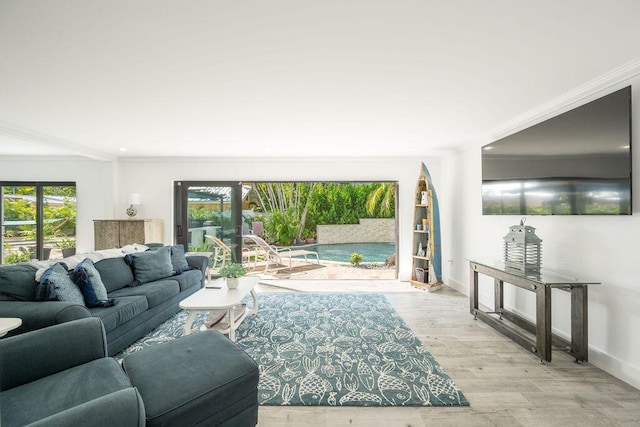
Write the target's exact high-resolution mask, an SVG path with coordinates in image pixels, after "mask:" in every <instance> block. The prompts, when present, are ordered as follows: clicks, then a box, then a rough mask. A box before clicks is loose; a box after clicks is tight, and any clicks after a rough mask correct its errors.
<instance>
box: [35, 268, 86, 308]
mask: <svg viewBox="0 0 640 427" xmlns="http://www.w3.org/2000/svg"><path fill="white" fill-rule="evenodd" d="M36 300H39V301H69V302H74V303H76V304H82V305H84V297H83V296H82V292H80V289H79V288H78V287H77V286H76V284H75V283H74V282H73V280H71V277H69V272H68V271H67V265H66V264H65V263H62V262H56V263H55V264H53V265H52V266H51V267H49V268H47V270H46V271H45V272H44V273H42V277H41V278H40V285H39V286H38V288H37V289H36Z"/></svg>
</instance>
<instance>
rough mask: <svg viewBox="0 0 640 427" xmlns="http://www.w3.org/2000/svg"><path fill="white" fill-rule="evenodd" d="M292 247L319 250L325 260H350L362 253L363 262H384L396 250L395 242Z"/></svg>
mask: <svg viewBox="0 0 640 427" xmlns="http://www.w3.org/2000/svg"><path fill="white" fill-rule="evenodd" d="M291 249H307V250H310V251H315V252H318V257H319V258H320V259H321V260H325V261H337V262H349V259H350V258H351V254H352V253H353V252H357V253H359V254H360V255H362V262H366V263H369V262H377V263H379V264H383V263H384V262H385V261H386V260H387V258H389V257H390V256H391V255H393V254H394V253H395V251H396V244H395V243H387V242H382V243H378V242H371V243H334V244H330V245H317V244H316V245H304V246H296V247H292V248H291Z"/></svg>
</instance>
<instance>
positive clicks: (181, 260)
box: [171, 244, 190, 274]
mask: <svg viewBox="0 0 640 427" xmlns="http://www.w3.org/2000/svg"><path fill="white" fill-rule="evenodd" d="M171 265H172V266H173V271H175V272H176V273H177V274H180V273H182V272H183V271H186V270H188V269H189V268H190V267H189V263H188V262H187V257H186V256H185V254H184V246H183V245H181V244H180V245H175V246H171Z"/></svg>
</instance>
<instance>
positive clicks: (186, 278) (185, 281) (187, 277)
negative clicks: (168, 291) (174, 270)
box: [171, 270, 202, 291]
mask: <svg viewBox="0 0 640 427" xmlns="http://www.w3.org/2000/svg"><path fill="white" fill-rule="evenodd" d="M171 279H172V280H175V281H176V282H178V283H179V284H180V291H184V290H185V289H189V288H191V287H192V286H198V287H200V286H201V285H202V271H200V270H187V271H183V272H182V273H180V274H178V275H177V276H173V277H172V278H171Z"/></svg>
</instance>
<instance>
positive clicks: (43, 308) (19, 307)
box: [0, 301, 91, 336]
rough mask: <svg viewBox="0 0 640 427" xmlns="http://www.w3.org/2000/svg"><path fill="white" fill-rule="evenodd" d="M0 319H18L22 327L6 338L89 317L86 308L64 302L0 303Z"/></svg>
mask: <svg viewBox="0 0 640 427" xmlns="http://www.w3.org/2000/svg"><path fill="white" fill-rule="evenodd" d="M0 317H19V318H20V319H22V325H21V326H20V327H19V328H17V329H14V330H13V331H11V332H9V333H8V334H7V336H14V335H19V334H22V333H24V332H29V331H34V330H36V329H42V328H46V327H48V326H53V325H57V324H59V323H64V322H69V321H71V320H78V319H84V318H86V317H91V312H90V311H89V309H87V307H85V306H83V305H80V304H75V303H72V302H65V301H0Z"/></svg>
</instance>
